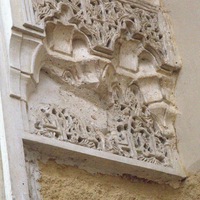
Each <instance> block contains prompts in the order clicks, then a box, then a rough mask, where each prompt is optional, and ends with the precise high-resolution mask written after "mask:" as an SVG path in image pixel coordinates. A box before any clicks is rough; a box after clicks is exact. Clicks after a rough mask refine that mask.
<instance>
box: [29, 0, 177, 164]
mask: <svg viewBox="0 0 200 200" xmlns="http://www.w3.org/2000/svg"><path fill="white" fill-rule="evenodd" d="M32 3H33V8H34V13H35V18H36V22H37V23H38V24H42V23H43V24H44V25H45V34H46V37H45V39H44V41H43V45H44V47H45V49H46V52H47V54H48V55H47V57H45V58H44V60H43V63H45V64H44V65H43V66H42V71H43V73H46V74H47V76H48V77H50V79H51V80H52V82H56V83H58V84H60V85H61V86H63V87H62V89H60V88H59V89H58V90H59V92H57V93H56V94H53V93H50V94H48V95H47V96H48V99H49V101H48V103H47V102H45V103H43V101H42V100H41V101H40V102H38V104H37V105H36V104H34V103H33V104H30V105H29V117H30V125H31V133H32V134H36V135H39V136H43V137H48V138H52V139H56V140H60V141H63V142H69V143H73V144H76V145H81V146H84V147H87V148H91V149H95V150H99V151H104V152H108V153H112V154H116V155H118V156H124V157H127V158H131V159H135V160H140V161H144V162H149V163H153V164H156V165H161V166H165V167H173V162H174V155H173V154H174V152H176V137H175V129H174V122H175V118H176V113H177V109H176V106H175V100H174V87H175V83H176V78H177V74H178V73H177V71H176V70H178V68H177V66H172V67H171V68H170V67H169V66H166V65H163V62H164V60H165V57H166V56H168V55H169V53H171V49H172V48H171V47H172V46H170V48H167V46H166V36H165V33H164V29H161V28H160V27H162V26H160V22H159V11H158V10H150V9H147V8H144V7H140V6H136V4H135V3H133V2H132V1H128V0H123V1H122V0H114V1H109V0H106V1H101V0H81V1H80V0H75V1H74V0H73V1H72V0H63V1H55V0H43V1H36V0H32ZM168 42H169V41H168ZM168 45H171V43H168ZM96 52H98V53H96ZM155 52H156V53H155ZM162 65H163V66H162ZM38 87H39V86H38ZM46 87H48V86H46ZM69 91H70V92H71V94H68V95H66V96H65V95H64V96H65V97H64V98H65V100H66V101H65V103H61V104H59V103H57V102H55V101H52V102H51V99H53V95H58V96H59V95H61V94H62V93H65V92H66V93H67V92H69ZM44 96H45V95H44ZM47 96H45V98H47ZM73 96H74V97H73ZM75 97H76V98H77V99H78V100H77V99H75ZM73 101H74V102H73ZM77 102H79V103H77ZM83 102H84V103H83ZM81 103H83V104H81ZM91 105H92V106H91ZM84 106H85V107H86V108H87V109H88V111H87V110H86V109H84V108H83V109H82V107H84ZM76 107H77V108H78V110H79V111H80V112H79V113H78V112H77V111H75V110H76ZM72 108H73V109H72ZM92 109H96V110H99V113H100V114H98V115H93V114H91V113H92V111H91V110H92ZM88 116H89V117H88Z"/></svg>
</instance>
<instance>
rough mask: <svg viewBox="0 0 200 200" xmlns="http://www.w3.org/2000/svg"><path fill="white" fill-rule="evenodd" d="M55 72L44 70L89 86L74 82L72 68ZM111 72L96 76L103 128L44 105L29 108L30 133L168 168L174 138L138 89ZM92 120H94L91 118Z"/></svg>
mask: <svg viewBox="0 0 200 200" xmlns="http://www.w3.org/2000/svg"><path fill="white" fill-rule="evenodd" d="M49 69H50V70H49ZM55 69H56V68H55V67H54V68H51V67H50V68H48V69H47V71H48V73H49V74H51V76H53V77H54V78H56V77H57V78H58V79H59V80H61V81H63V82H64V83H66V84H69V85H72V86H74V87H78V86H80V85H81V84H82V85H85V84H86V85H87V84H91V82H90V81H89V80H88V81H87V83H86V81H85V80H83V79H82V82H81V81H80V80H79V82H78V79H77V78H75V76H77V77H78V76H79V75H77V74H75V71H76V69H75V67H74V68H72V69H73V70H74V71H73V72H69V70H66V69H65V70H63V69H62V70H61V69H59V68H57V71H56V70H55ZM112 70H113V69H112V68H111V67H105V69H104V70H103V72H102V74H101V75H100V76H99V77H98V76H97V75H96V79H97V80H99V84H98V86H97V87H96V92H99V91H100V90H102V91H103V96H102V94H100V96H101V101H103V100H104V101H105V103H106V107H105V108H104V109H105V112H106V113H107V115H106V116H107V119H106V121H107V127H106V129H105V127H104V128H101V127H98V126H96V125H95V124H92V123H91V122H90V121H89V120H85V119H84V118H82V117H80V116H77V115H76V114H74V113H71V112H70V111H69V110H67V109H66V108H65V107H60V106H58V105H55V104H46V105H40V107H39V108H38V106H36V108H33V109H31V114H32V115H34V119H35V122H34V131H33V132H32V133H34V134H37V135H41V136H45V137H49V138H55V139H58V140H60V141H65V142H70V143H74V144H78V145H81V146H85V147H89V148H93V149H97V150H100V151H105V152H110V153H113V154H117V155H120V156H125V157H128V158H134V159H138V160H142V161H146V162H150V163H154V164H161V165H164V166H172V157H171V149H172V145H173V142H174V139H175V138H174V135H173V134H171V133H170V132H169V130H168V129H167V128H166V127H165V126H164V125H163V124H162V123H161V122H160V121H159V120H158V118H157V117H156V116H155V115H154V114H153V113H151V112H150V110H149V109H148V107H147V106H146V105H145V103H144V99H143V95H142V94H141V92H140V89H139V87H138V86H137V85H136V84H134V83H131V82H130V81H129V79H127V80H128V81H126V83H123V78H124V77H123V78H122V77H121V76H119V75H117V74H116V72H115V71H114V70H113V71H112ZM85 75H86V74H84V76H85ZM79 78H80V76H79ZM75 82H76V83H79V84H78V85H76V84H75ZM85 87H87V86H85ZM96 95H98V93H96ZM102 98H103V99H102ZM93 118H95V120H98V119H97V118H96V117H95V116H93Z"/></svg>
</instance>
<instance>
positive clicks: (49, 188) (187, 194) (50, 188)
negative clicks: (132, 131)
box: [40, 161, 200, 200]
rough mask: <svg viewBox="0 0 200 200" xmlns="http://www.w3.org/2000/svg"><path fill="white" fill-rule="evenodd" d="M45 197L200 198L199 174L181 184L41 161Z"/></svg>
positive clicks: (62, 199) (94, 199)
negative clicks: (174, 187)
mask: <svg viewBox="0 0 200 200" xmlns="http://www.w3.org/2000/svg"><path fill="white" fill-rule="evenodd" d="M40 170H41V179H40V185H41V195H42V198H43V200H77V199H79V200H87V199H88V200H175V199H177V200H198V199H200V190H199V187H200V174H196V175H193V176H191V177H190V178H188V179H187V180H186V181H184V182H182V183H181V186H180V188H178V189H173V188H172V187H171V186H168V185H159V184H156V183H153V182H148V181H145V180H138V179H136V178H130V177H113V176H108V175H102V174H97V175H92V174H89V173H87V172H86V171H83V170H80V169H78V168H74V167H69V166H64V165H58V164H56V163H55V162H54V161H49V162H48V163H47V164H43V163H40Z"/></svg>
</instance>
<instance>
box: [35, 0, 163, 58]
mask: <svg viewBox="0 0 200 200" xmlns="http://www.w3.org/2000/svg"><path fill="white" fill-rule="evenodd" d="M32 1H33V7H34V11H35V16H36V22H37V23H39V24H40V23H42V22H43V21H51V20H53V19H56V20H59V21H61V22H62V23H63V24H65V25H67V24H74V25H76V26H77V28H78V30H79V31H80V32H81V33H83V34H84V35H86V36H87V38H88V39H89V41H90V45H91V48H92V49H93V50H96V51H100V52H105V51H106V52H107V53H109V54H111V53H112V51H113V49H114V45H115V41H116V40H117V39H118V38H119V37H120V35H121V33H122V32H124V33H125V35H126V36H127V37H128V38H136V39H142V40H143V41H144V43H146V44H150V45H151V46H153V47H154V48H155V49H157V50H158V51H159V52H160V53H162V54H164V50H163V33H162V31H161V30H160V28H159V23H158V13H156V12H150V11H147V10H144V9H141V8H138V7H136V6H135V5H134V4H133V3H131V2H130V1H121V0H113V1H109V0H106V1H101V0H73V1H72V0H65V1H64V0H63V1H59V3H58V1H55V0H43V1H36V0H32ZM63 15H66V18H64V19H65V20H64V21H63V20H62V17H63Z"/></svg>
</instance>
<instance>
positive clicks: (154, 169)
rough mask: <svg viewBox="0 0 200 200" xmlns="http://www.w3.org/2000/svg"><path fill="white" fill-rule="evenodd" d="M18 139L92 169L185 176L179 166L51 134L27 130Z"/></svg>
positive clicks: (159, 178)
mask: <svg viewBox="0 0 200 200" xmlns="http://www.w3.org/2000/svg"><path fill="white" fill-rule="evenodd" d="M22 139H23V142H24V144H25V145H28V146H29V147H30V148H31V149H33V150H36V151H38V152H40V153H42V154H43V153H44V154H45V155H47V156H49V157H54V158H58V159H61V160H63V161H67V162H66V164H69V165H74V166H77V167H79V168H80V169H85V170H86V171H89V172H92V173H104V174H112V175H125V174H126V175H131V176H134V177H138V178H144V179H147V180H152V181H155V182H159V183H164V182H172V181H180V180H182V179H184V178H185V177H186V176H185V174H184V172H183V171H182V170H181V168H180V169H179V168H177V169H174V168H171V167H163V166H158V165H156V164H152V163H147V162H143V161H139V160H136V159H131V158H126V157H122V156H118V155H114V154H111V153H108V152H102V151H98V150H95V149H90V148H87V147H82V146H79V145H75V144H71V143H67V142H62V141H58V140H56V139H52V138H45V137H43V136H37V135H31V134H29V133H27V134H24V135H23V137H22ZM178 169H179V170H178Z"/></svg>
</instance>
